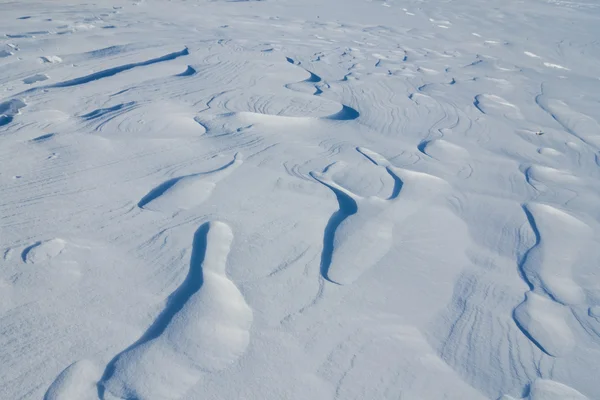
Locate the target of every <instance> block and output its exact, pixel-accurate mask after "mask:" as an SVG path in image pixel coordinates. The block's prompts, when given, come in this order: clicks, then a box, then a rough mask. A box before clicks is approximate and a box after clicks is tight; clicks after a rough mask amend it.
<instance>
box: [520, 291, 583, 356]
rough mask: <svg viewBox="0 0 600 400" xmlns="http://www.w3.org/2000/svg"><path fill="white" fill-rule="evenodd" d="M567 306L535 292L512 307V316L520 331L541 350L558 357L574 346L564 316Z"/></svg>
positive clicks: (568, 312)
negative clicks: (515, 306)
mask: <svg viewBox="0 0 600 400" xmlns="http://www.w3.org/2000/svg"><path fill="white" fill-rule="evenodd" d="M570 314H571V312H570V310H569V308H567V307H565V306H563V305H561V304H558V303H556V302H554V301H552V300H550V299H548V298H546V297H543V296H540V295H538V294H536V293H534V292H527V294H526V295H525V301H524V302H523V303H521V304H519V305H518V306H517V308H515V312H514V318H515V321H516V322H517V325H518V326H519V328H520V329H521V330H522V331H523V333H524V334H525V335H526V336H527V337H528V338H529V339H530V340H531V341H532V342H534V343H535V345H536V346H538V347H539V348H540V350H542V351H543V352H544V353H546V354H548V355H550V356H553V357H561V356H565V355H567V354H569V353H570V352H571V350H573V348H574V347H575V336H574V335H573V332H572V331H571V328H570V327H569V325H568V323H567V320H568V318H569V317H570Z"/></svg>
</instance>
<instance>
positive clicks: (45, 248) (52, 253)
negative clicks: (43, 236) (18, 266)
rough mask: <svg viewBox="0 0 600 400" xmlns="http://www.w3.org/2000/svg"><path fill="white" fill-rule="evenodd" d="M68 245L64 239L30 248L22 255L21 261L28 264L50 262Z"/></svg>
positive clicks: (50, 240) (49, 241) (34, 245)
mask: <svg viewBox="0 0 600 400" xmlns="http://www.w3.org/2000/svg"><path fill="white" fill-rule="evenodd" d="M66 245H67V242H65V241H64V240H63V239H59V238H54V239H49V240H46V241H43V242H37V243H34V244H32V245H31V246H28V247H26V248H25V250H23V252H22V253H21V259H22V260H23V262H25V263H27V264H37V263H43V262H48V261H50V260H51V259H53V258H54V257H57V256H58V255H60V254H61V253H62V252H63V251H64V250H65V247H66Z"/></svg>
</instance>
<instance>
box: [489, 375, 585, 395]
mask: <svg viewBox="0 0 600 400" xmlns="http://www.w3.org/2000/svg"><path fill="white" fill-rule="evenodd" d="M499 400H517V399H516V398H514V397H511V396H508V395H504V396H502V397H500V399H499ZM520 400H589V399H588V398H587V397H586V396H584V395H583V394H582V393H580V392H578V391H577V390H575V389H573V388H571V387H569V386H567V385H564V384H562V383H559V382H556V381H553V380H549V379H536V380H535V381H534V382H533V383H532V384H531V387H530V388H529V394H528V395H527V396H525V397H523V398H522V399H520Z"/></svg>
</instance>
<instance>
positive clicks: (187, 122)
mask: <svg viewBox="0 0 600 400" xmlns="http://www.w3.org/2000/svg"><path fill="white" fill-rule="evenodd" d="M194 113H195V111H194V110H192V109H189V108H187V107H183V106H180V105H179V104H176V103H172V102H168V101H156V102H151V103H147V104H139V103H137V102H135V101H130V102H125V103H119V104H115V105H113V106H109V107H104V108H98V109H96V110H93V111H91V112H89V113H86V114H84V115H82V116H81V117H82V118H83V119H85V120H86V121H89V122H90V123H91V124H94V125H93V127H94V130H95V131H96V132H98V133H102V134H107V135H111V136H115V137H117V138H122V137H124V138H126V139H131V138H132V137H142V138H149V139H171V138H180V137H198V136H201V135H203V134H205V133H206V128H205V127H204V125H202V124H201V123H200V122H199V121H198V119H197V118H195V117H194Z"/></svg>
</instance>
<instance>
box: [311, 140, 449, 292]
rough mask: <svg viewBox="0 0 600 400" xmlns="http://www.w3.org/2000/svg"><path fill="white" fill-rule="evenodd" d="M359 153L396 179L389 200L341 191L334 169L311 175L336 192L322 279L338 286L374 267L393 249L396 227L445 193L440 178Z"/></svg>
mask: <svg viewBox="0 0 600 400" xmlns="http://www.w3.org/2000/svg"><path fill="white" fill-rule="evenodd" d="M357 151H358V152H359V153H361V154H362V155H364V156H365V157H366V158H368V159H369V160H370V161H371V162H373V164H375V165H377V166H379V167H383V168H385V169H386V171H387V172H388V174H389V175H390V176H391V177H392V179H393V180H394V188H393V189H392V195H391V196H390V197H389V198H388V199H382V198H379V197H376V196H373V197H366V198H365V197H362V196H360V195H357V194H355V193H353V192H351V191H350V190H348V189H346V188H344V187H342V186H341V185H339V184H337V183H336V182H334V180H333V177H332V175H333V173H334V172H335V169H336V168H332V166H330V167H328V168H327V169H326V170H325V171H323V172H321V173H319V172H314V171H313V172H311V173H310V175H311V176H312V177H313V179H315V180H316V181H317V182H319V183H321V184H322V185H324V186H326V187H327V188H329V189H330V190H331V191H332V192H333V193H334V195H335V196H336V198H337V201H338V203H339V210H338V211H337V212H335V213H334V214H333V215H332V216H331V218H330V219H329V222H328V223H327V225H326V227H325V232H324V235H323V253H322V257H321V276H322V277H323V278H324V279H325V280H327V281H329V282H331V283H336V284H340V285H348V284H351V283H353V282H355V281H356V280H357V279H358V278H359V277H360V276H361V275H362V274H363V273H365V272H366V271H368V270H369V269H371V268H373V267H374V266H375V265H376V264H377V263H378V262H379V261H380V260H381V259H382V258H383V257H384V256H385V255H386V254H387V253H388V252H389V251H390V249H391V248H392V244H393V239H394V237H393V231H394V226H395V225H398V224H401V223H402V221H404V220H405V219H407V218H408V217H410V216H412V215H414V214H416V213H418V212H419V211H420V210H421V208H423V207H425V206H426V205H428V204H430V201H432V200H433V199H435V198H437V197H438V196H439V195H440V193H442V192H443V191H444V189H445V188H446V185H445V184H446V182H445V181H444V180H442V179H441V178H437V177H434V176H432V175H429V174H426V173H422V172H416V171H409V170H404V169H401V168H397V167H393V166H392V165H391V164H390V162H389V161H388V160H387V159H386V158H385V157H383V156H382V155H380V154H378V153H376V152H374V151H371V150H368V149H365V148H360V147H359V148H357ZM334 165H335V164H334ZM405 184H406V185H405ZM405 187H406V189H405Z"/></svg>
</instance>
